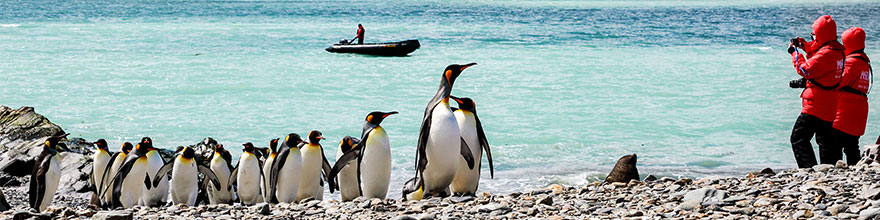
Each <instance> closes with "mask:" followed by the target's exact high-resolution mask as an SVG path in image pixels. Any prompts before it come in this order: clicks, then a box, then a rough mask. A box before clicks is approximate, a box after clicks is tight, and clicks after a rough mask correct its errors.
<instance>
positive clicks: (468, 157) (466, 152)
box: [459, 137, 474, 170]
mask: <svg viewBox="0 0 880 220" xmlns="http://www.w3.org/2000/svg"><path fill="white" fill-rule="evenodd" d="M459 138H461V151H460V152H461V157H463V158H464V161H465V162H467V164H468V168H470V169H471V170H473V169H474V154H473V153H471V148H470V147H468V145H467V142H465V141H464V138H462V137H459Z"/></svg>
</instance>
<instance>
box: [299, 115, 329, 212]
mask: <svg viewBox="0 0 880 220" xmlns="http://www.w3.org/2000/svg"><path fill="white" fill-rule="evenodd" d="M323 139H324V135H323V134H322V133H321V132H320V131H317V130H314V131H311V132H309V142H308V143H306V144H305V145H304V146H303V148H302V149H301V150H300V153H301V154H302V171H300V177H299V189H297V194H296V201H302V200H304V199H314V200H322V199H323V198H324V195H323V194H324V182H323V180H322V179H327V180H329V179H328V178H326V176H325V175H327V174H330V163H329V162H327V157H326V156H324V148H323V147H322V146H321V143H320V141H321V140H323ZM328 185H330V186H331V187H330V191H331V192H332V191H333V187H332V185H333V184H332V183H330V184H328Z"/></svg>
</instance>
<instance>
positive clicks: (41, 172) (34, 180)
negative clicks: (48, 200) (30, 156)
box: [28, 149, 52, 210]
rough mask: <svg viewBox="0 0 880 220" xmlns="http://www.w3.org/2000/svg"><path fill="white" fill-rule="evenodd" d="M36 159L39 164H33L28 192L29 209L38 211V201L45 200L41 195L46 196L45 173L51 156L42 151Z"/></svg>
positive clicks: (47, 152)
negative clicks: (38, 159) (38, 160)
mask: <svg viewBox="0 0 880 220" xmlns="http://www.w3.org/2000/svg"><path fill="white" fill-rule="evenodd" d="M38 158H40V163H34V169H33V170H32V172H31V184H30V190H28V198H29V199H30V205H31V208H34V209H36V210H40V201H43V199H45V198H43V195H45V194H46V172H48V171H49V164H51V161H52V155H51V153H50V152H49V151H47V150H45V149H44V150H43V153H41V154H40V157H38Z"/></svg>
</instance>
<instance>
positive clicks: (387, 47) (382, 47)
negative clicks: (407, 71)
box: [327, 40, 421, 56]
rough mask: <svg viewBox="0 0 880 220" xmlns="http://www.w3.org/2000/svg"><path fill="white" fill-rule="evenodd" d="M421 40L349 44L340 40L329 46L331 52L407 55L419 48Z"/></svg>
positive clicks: (328, 49)
mask: <svg viewBox="0 0 880 220" xmlns="http://www.w3.org/2000/svg"><path fill="white" fill-rule="evenodd" d="M419 46H421V45H419V40H405V41H398V42H388V43H371V44H347V43H343V42H340V43H339V44H334V45H333V46H330V47H328V48H327V51H329V52H331V53H359V54H369V55H376V56H406V55H407V54H409V53H412V52H413V51H415V50H416V49H419Z"/></svg>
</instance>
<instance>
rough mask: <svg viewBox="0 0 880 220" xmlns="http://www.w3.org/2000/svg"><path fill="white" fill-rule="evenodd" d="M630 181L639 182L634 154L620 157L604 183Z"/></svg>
mask: <svg viewBox="0 0 880 220" xmlns="http://www.w3.org/2000/svg"><path fill="white" fill-rule="evenodd" d="M630 180H639V170H638V169H637V168H636V154H630V155H626V156H623V157H620V159H619V160H617V164H615V165H614V169H612V170H611V173H609V174H608V177H605V183H614V182H621V183H628V182H629V181H630Z"/></svg>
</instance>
